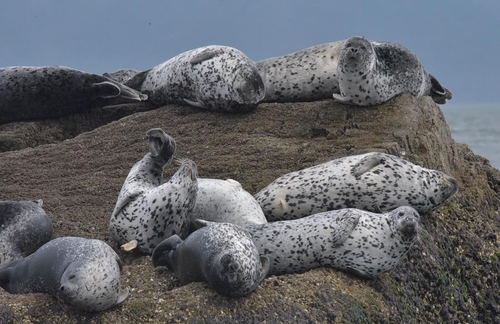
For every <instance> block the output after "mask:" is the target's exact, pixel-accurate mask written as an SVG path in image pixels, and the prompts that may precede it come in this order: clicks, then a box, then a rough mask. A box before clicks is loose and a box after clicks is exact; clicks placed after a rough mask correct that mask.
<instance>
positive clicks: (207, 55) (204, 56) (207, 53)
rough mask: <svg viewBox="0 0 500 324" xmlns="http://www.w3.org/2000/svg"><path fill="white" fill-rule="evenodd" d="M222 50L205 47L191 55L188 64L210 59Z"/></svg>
mask: <svg viewBox="0 0 500 324" xmlns="http://www.w3.org/2000/svg"><path fill="white" fill-rule="evenodd" d="M222 52H223V51H222V50H220V49H217V48H207V49H205V50H203V51H201V52H200V53H198V54H195V55H193V57H192V58H191V59H190V60H189V64H191V65H195V64H198V63H201V62H203V61H206V60H210V59H211V58H213V57H215V56H217V55H219V54H220V53H222Z"/></svg>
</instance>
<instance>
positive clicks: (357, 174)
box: [255, 152, 458, 221]
mask: <svg viewBox="0 0 500 324" xmlns="http://www.w3.org/2000/svg"><path fill="white" fill-rule="evenodd" d="M457 190H458V183H457V181H456V180H455V179H454V178H452V177H450V176H447V175H446V174H444V173H443V172H441V171H437V170H431V169H426V168H423V167H421V166H418V165H415V164H413V163H411V162H408V161H406V160H404V159H401V158H399V157H396V156H393V155H389V154H384V153H376V152H375V153H366V154H361V155H353V156H347V157H343V158H339V159H336V160H332V161H329V162H326V163H323V164H319V165H316V166H313V167H310V168H306V169H303V170H300V171H296V172H291V173H288V174H285V175H283V176H281V177H279V178H278V179H276V180H274V181H273V182H272V183H271V184H269V185H268V186H267V187H265V188H264V189H262V190H261V191H260V192H258V193H257V194H255V199H257V201H258V202H259V204H260V206H261V207H262V210H263V211H264V214H265V215H266V218H267V220H268V221H275V220H286V219H297V218H300V217H304V216H308V215H312V214H315V213H320V212H325V211H328V210H334V209H342V208H359V209H363V210H369V211H380V210H382V211H388V210H392V209H394V208H396V207H399V206H411V207H413V208H415V209H416V210H417V211H418V212H420V213H426V212H429V211H431V210H433V209H435V208H437V207H438V206H440V205H441V204H442V203H444V202H445V201H446V200H447V199H448V198H450V197H451V196H452V195H453V194H455V193H456V192H457Z"/></svg>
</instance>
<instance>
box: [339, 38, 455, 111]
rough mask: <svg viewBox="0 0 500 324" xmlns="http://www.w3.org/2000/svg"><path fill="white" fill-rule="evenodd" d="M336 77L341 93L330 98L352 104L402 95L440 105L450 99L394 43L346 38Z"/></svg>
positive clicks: (382, 101) (407, 53) (367, 104)
mask: <svg viewBox="0 0 500 324" xmlns="http://www.w3.org/2000/svg"><path fill="white" fill-rule="evenodd" d="M337 76H338V82H339V88H340V92H339V93H338V94H334V95H333V98H334V99H335V100H337V101H339V102H342V103H348V104H352V105H358V106H369V105H377V104H381V103H384V102H386V101H387V100H389V99H391V98H392V97H394V96H397V95H399V94H401V93H410V94H412V95H414V96H415V97H421V96H431V97H432V99H433V100H434V102H436V103H439V104H444V103H446V100H449V99H451V97H452V94H451V92H450V91H449V90H448V89H446V88H444V87H442V86H441V84H440V83H439V82H438V81H437V80H436V78H435V77H433V76H432V75H431V74H430V73H429V72H427V71H426V70H425V69H424V67H423V66H422V64H421V63H420V61H419V60H418V58H417V56H416V55H415V54H413V53H412V52H411V51H410V50H408V49H407V48H405V47H403V46H401V45H399V44H397V43H389V42H381V43H378V42H370V41H369V40H367V39H365V38H362V37H351V38H349V39H348V40H346V41H345V43H344V44H343V46H342V50H341V52H340V58H339V62H338V66H337Z"/></svg>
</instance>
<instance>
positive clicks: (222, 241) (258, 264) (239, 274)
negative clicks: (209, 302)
mask: <svg viewBox="0 0 500 324" xmlns="http://www.w3.org/2000/svg"><path fill="white" fill-rule="evenodd" d="M197 222H198V226H204V225H206V226H204V227H201V228H200V229H198V230H196V231H194V232H193V233H192V234H190V235H189V236H188V237H187V238H186V239H185V240H184V241H183V240H181V239H180V238H179V237H178V236H177V235H174V236H172V237H170V238H168V239H166V240H164V241H163V242H161V243H160V244H158V246H157V247H156V249H155V250H154V251H153V255H152V260H153V265H154V266H155V267H157V266H166V267H167V268H168V269H169V270H170V271H173V272H174V274H175V276H176V277H177V278H178V279H179V281H180V282H181V284H183V285H185V284H188V283H190V282H195V281H206V282H208V284H209V285H210V286H211V287H212V288H213V289H215V290H216V291H217V292H218V293H219V294H221V295H225V296H231V297H240V296H245V295H248V294H250V293H251V292H253V291H254V290H255V289H257V287H258V286H259V284H260V283H261V282H262V280H264V278H265V277H266V275H267V273H268V271H269V259H268V258H267V257H265V256H264V257H259V253H258V252H257V249H256V248H255V245H254V243H253V242H252V239H251V238H250V235H249V234H248V233H247V231H245V230H243V229H242V228H241V227H239V226H237V225H234V224H227V223H211V222H205V221H201V220H199V221H197Z"/></svg>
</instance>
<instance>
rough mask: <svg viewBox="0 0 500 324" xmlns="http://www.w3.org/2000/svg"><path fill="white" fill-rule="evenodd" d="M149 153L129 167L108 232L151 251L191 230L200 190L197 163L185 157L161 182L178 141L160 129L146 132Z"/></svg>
mask: <svg viewBox="0 0 500 324" xmlns="http://www.w3.org/2000/svg"><path fill="white" fill-rule="evenodd" d="M147 135H148V138H149V153H147V154H146V155H145V156H144V158H142V160H140V161H139V162H137V163H136V164H135V165H134V166H133V167H132V169H131V170H130V172H129V174H128V176H127V178H126V180H125V183H124V184H123V186H122V189H121V191H120V194H119V196H118V201H117V202H116V206H115V209H114V210H113V214H112V215H111V220H110V223H109V231H110V232H111V236H112V238H113V239H114V240H115V241H116V242H118V243H119V244H125V243H128V242H131V241H136V242H135V243H136V244H137V247H138V250H139V252H141V253H144V254H151V252H152V251H153V249H154V248H155V247H156V245H157V244H158V243H160V242H161V241H162V240H163V239H165V238H167V237H169V236H171V235H174V234H178V235H179V236H180V237H181V238H184V237H185V236H186V235H187V233H188V231H189V226H190V223H189V213H190V212H191V210H192V209H193V207H194V204H195V201H196V193H197V190H198V185H197V175H196V171H197V168H196V164H195V163H194V162H193V161H191V160H187V159H186V160H182V161H181V166H180V168H179V169H178V170H177V172H176V173H175V174H174V175H173V176H172V177H171V178H170V180H169V181H167V182H165V183H163V184H161V185H160V183H161V180H162V174H163V168H164V167H165V165H167V164H168V163H169V162H170V161H171V160H172V157H173V155H174V152H175V141H174V139H173V138H172V137H170V136H169V135H167V134H165V132H164V131H163V130H161V129H159V128H155V129H151V130H149V131H148V132H147Z"/></svg>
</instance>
